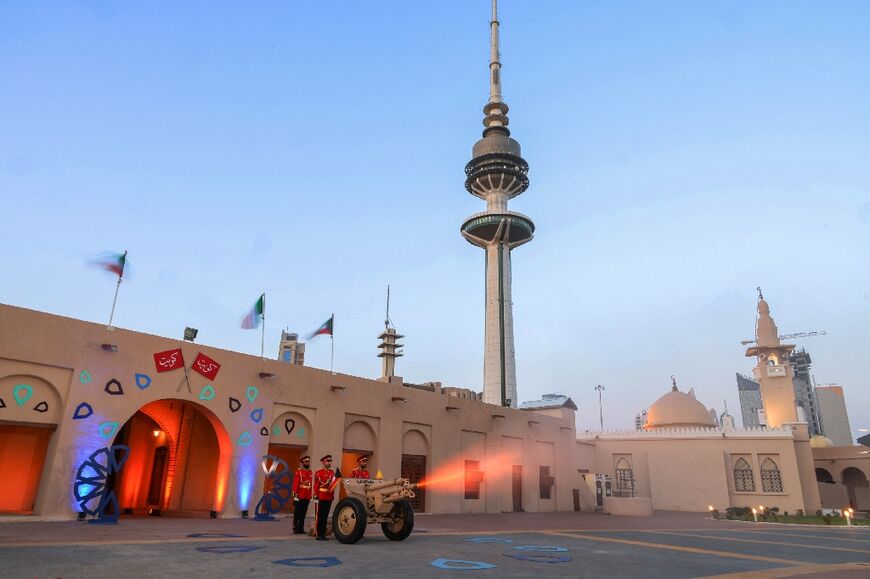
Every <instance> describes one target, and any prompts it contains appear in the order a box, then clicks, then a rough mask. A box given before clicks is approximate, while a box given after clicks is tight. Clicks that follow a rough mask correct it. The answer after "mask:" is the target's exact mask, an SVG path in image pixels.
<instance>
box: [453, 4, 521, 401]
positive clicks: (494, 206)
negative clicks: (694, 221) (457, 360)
mask: <svg viewBox="0 0 870 579" xmlns="http://www.w3.org/2000/svg"><path fill="white" fill-rule="evenodd" d="M507 113H508V106H507V104H505V103H504V102H502V100H501V62H499V44H498V16H497V13H496V0H492V22H490V62H489V102H488V103H486V106H484V107H483V114H484V115H485V116H484V119H483V126H484V127H485V128H484V129H483V138H482V139H480V140H479V141H477V143H475V144H474V147H473V148H472V153H471V154H472V159H471V161H470V162H469V163H468V164H467V165H466V166H465V175H466V179H465V188H466V189H467V190H468V192H469V193H471V194H472V195H474V196H476V197H479V198H481V199H483V200H484V201H486V211H484V212H482V213H476V214H475V215H472V216H471V217H469V218H468V219H466V220H465V223H463V224H462V227H461V229H460V231H461V232H462V236H463V237H465V239H467V240H468V241H469V242H470V243H472V244H474V245H476V246H478V247H482V248H483V249H485V250H486V270H485V271H486V274H485V275H486V322H485V323H486V327H485V344H484V362H483V401H484V402H487V403H489V404H498V405H500V406H512V407H516V406H517V372H516V362H515V359H514V324H513V303H512V302H511V250H513V248H515V247H517V246H520V245H522V244H524V243H526V242H528V241H530V240H531V239H532V236H533V235H534V233H535V224H534V223H532V220H531V219H529V218H528V217H526V216H525V215H522V214H521V213H516V212H513V211H508V208H507V202H508V200H509V199H513V198H514V197H516V196H517V195H519V194H520V193H522V192H523V191H525V190H526V189H527V188H528V186H529V178H528V171H529V165H528V163H526V161H525V160H524V159H523V158H522V156H521V155H520V144H519V143H518V142H517V141H515V140H514V139H512V138H511V137H510V130H508V127H507V126H508V117H507Z"/></svg>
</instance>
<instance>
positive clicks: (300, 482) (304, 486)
mask: <svg viewBox="0 0 870 579" xmlns="http://www.w3.org/2000/svg"><path fill="white" fill-rule="evenodd" d="M313 480H314V477H313V475H312V474H311V457H310V456H303V457H302V458H301V459H299V468H298V469H296V472H295V473H294V474H293V503H294V504H293V534H294V535H301V534H304V533H305V515H306V514H308V503H309V502H310V501H311V486H312V481H313Z"/></svg>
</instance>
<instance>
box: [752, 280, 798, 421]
mask: <svg viewBox="0 0 870 579" xmlns="http://www.w3.org/2000/svg"><path fill="white" fill-rule="evenodd" d="M792 350H794V346H793V345H790V344H782V343H781V342H780V341H779V331H778V330H777V329H776V324H775V323H774V322H773V318H772V317H770V306H768V305H767V302H766V301H765V300H764V296H763V295H762V294H761V288H758V321H757V322H756V326H755V345H754V346H752V347H751V348H747V350H746V356H747V357H752V356H755V357H757V358H758V363H757V364H756V366H755V369H754V370H753V374H754V375H755V380H756V382H758V384H759V385H760V386H761V404H762V405H763V406H764V414H765V416H766V418H767V426H768V427H769V428H778V427H780V426H782V424H783V423H786V422H788V423H792V422H797V421H798V416H797V411H796V410H795V396H794V382H793V378H794V372H793V371H792V368H791V365H790V364H789V363H788V355H789V354H790V353H791V352H792Z"/></svg>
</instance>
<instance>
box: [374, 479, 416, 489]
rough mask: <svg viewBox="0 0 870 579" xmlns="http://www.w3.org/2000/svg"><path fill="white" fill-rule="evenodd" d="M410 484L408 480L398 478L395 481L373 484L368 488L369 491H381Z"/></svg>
mask: <svg viewBox="0 0 870 579" xmlns="http://www.w3.org/2000/svg"><path fill="white" fill-rule="evenodd" d="M406 484H408V479H404V478H396V479H393V480H385V481H381V482H376V483H372V484H370V485H369V486H368V490H370V491H379V490H381V489H386V488H389V487H396V486H398V487H403V486H405V485H406Z"/></svg>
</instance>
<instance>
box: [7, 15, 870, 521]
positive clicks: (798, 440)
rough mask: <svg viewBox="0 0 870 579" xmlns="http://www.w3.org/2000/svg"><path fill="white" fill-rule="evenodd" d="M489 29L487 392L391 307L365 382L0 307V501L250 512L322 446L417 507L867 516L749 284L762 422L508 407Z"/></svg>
mask: <svg viewBox="0 0 870 579" xmlns="http://www.w3.org/2000/svg"><path fill="white" fill-rule="evenodd" d="M498 26H499V24H498V19H497V16H496V13H495V3H494V2H493V16H492V22H491V24H490V30H491V58H490V79H489V84H490V100H489V102H488V103H487V104H486V106H485V107H484V114H485V119H484V126H485V129H484V131H483V138H482V139H481V140H479V141H478V142H477V143H476V144H475V145H474V149H473V158H472V160H471V162H469V164H468V165H467V167H466V177H467V180H466V188H467V189H468V191H469V192H471V193H472V194H474V195H476V196H478V197H480V198H481V199H484V200H485V201H486V203H487V210H486V211H485V212H483V213H481V214H477V215H474V216H472V217H470V218H469V219H467V220H466V221H465V223H464V224H463V225H462V228H461V232H462V234H463V235H464V236H465V237H466V239H468V240H469V241H470V242H471V243H473V244H475V245H478V246H480V247H482V248H484V249H485V251H486V256H487V257H486V263H487V269H486V307H485V324H486V326H485V327H486V332H485V346H484V353H483V358H484V384H483V395H482V399H481V397H480V396H478V395H477V394H476V393H474V392H471V391H468V390H464V389H459V388H445V387H442V386H441V384H440V383H437V382H430V383H427V384H423V385H412V384H407V383H405V382H404V381H403V380H402V379H401V377H399V376H397V375H396V363H397V358H398V357H400V356H401V355H402V353H401V348H402V345H401V344H400V343H399V341H398V340H400V339H401V338H402V336H401V335H400V334H399V333H398V331H397V330H396V329H395V328H394V327H393V326H392V325H391V324H390V322H389V318H388V319H387V323H386V324H385V328H384V330H383V331H382V333H381V334H380V335H379V337H378V338H379V340H381V343H380V345H379V349H380V350H381V352H380V354H379V356H380V357H381V358H382V375H381V377H380V378H379V379H369V378H364V377H357V376H350V375H346V374H340V373H334V372H331V371H327V370H321V369H317V368H311V367H307V366H305V365H304V364H303V358H302V356H303V348H302V347H300V346H301V345H300V344H299V343H298V340H297V336H295V335H291V334H289V333H285V335H284V342H285V344H284V347H283V349H282V352H283V351H286V352H290V353H289V354H287V355H286V356H284V355H283V354H282V360H286V361H282V360H268V359H264V358H261V357H258V356H250V355H246V354H242V353H238V352H232V351H227V350H221V349H219V348H215V347H211V346H208V345H203V344H198V343H197V344H195V343H193V342H188V341H179V340H177V339H172V338H165V337H159V336H153V335H148V334H143V333H140V332H136V331H133V330H129V329H121V328H113V327H111V325H110V326H108V327H107V326H105V325H102V324H97V323H91V322H87V321H82V320H76V319H71V318H66V317H62V316H58V315H53V314H48V313H42V312H37V311H32V310H27V309H24V308H20V307H15V306H12V305H2V304H0V479H2V480H3V481H4V488H3V491H4V492H3V493H0V514H5V515H8V514H21V515H36V516H43V517H57V518H66V517H76V516H78V515H79V514H80V513H84V512H86V511H87V510H93V502H94V501H95V500H97V501H98V502H99V501H101V500H102V497H106V496H108V495H109V494H110V493H109V491H112V493H114V496H116V497H117V509H118V511H119V512H121V513H127V514H133V515H136V514H158V513H163V512H171V513H177V514H179V513H180V514H186V513H207V514H210V515H211V516H214V517H240V516H246V515H247V514H253V513H255V512H256V511H257V509H258V508H259V507H258V506H259V505H260V504H261V499H263V498H264V497H265V496H266V495H267V494H268V492H270V491H269V489H270V488H273V486H272V483H274V481H273V480H272V478H271V477H272V475H273V471H272V470H270V468H268V465H267V464H264V462H263V461H264V457H265V456H267V455H268V456H271V457H274V458H271V459H268V461H270V462H271V463H272V464H277V462H276V461H284V462H286V465H287V467H288V468H289V469H290V470H291V471H292V470H293V469H295V467H296V465H297V463H298V460H299V458H300V457H301V456H302V455H306V454H307V455H310V456H312V457H313V458H314V459H315V460H316V459H317V458H318V457H320V456H321V455H325V454H332V455H334V456H336V457H337V459H338V460H337V462H338V463H339V466H340V469H341V471H342V472H345V473H349V472H350V471H351V470H352V469H353V467H354V466H355V464H356V459H357V458H358V457H359V456H360V455H371V459H370V462H369V468H370V469H371V471H372V472H373V473H374V472H380V473H381V474H382V475H383V476H384V477H385V478H393V477H397V476H405V477H407V478H410V479H411V480H412V481H413V482H420V483H423V486H421V488H420V489H419V491H418V494H417V496H416V497H415V501H416V503H415V505H414V507H415V510H417V511H419V512H428V513H502V512H519V511H527V512H552V511H580V510H592V509H596V508H601V509H603V510H604V511H605V512H608V513H612V514H623V515H649V514H652V512H653V510H657V509H672V510H684V511H706V510H707V508H708V506H709V505H714V506H716V507H717V508H720V509H722V508H724V507H727V506H730V505H734V506H744V505H756V504H759V505H761V504H763V505H768V506H774V505H775V506H778V507H780V509H782V510H788V511H797V510H798V509H803V510H804V511H805V512H815V511H816V510H817V509H819V508H822V507H830V506H834V507H837V508H842V506H844V505H845V504H847V503H849V502H851V503H852V504H853V506H855V507H856V508H858V509H864V510H870V487H868V483H867V479H868V476H870V455H866V454H864V455H859V454H858V451H859V450H860V449H861V448H862V447H857V446H845V447H836V446H833V445H831V444H827V443H826V442H825V441H824V440H821V439H812V440H811V439H810V436H809V433H808V429H807V425H806V423H804V422H800V421H799V416H798V414H797V412H796V411H795V400H794V389H793V384H792V380H793V370H792V368H791V367H790V365H789V364H788V354H789V353H790V352H791V351H792V350H793V348H794V347H793V346H791V345H787V344H782V343H781V342H780V340H779V337H778V335H777V332H776V325H775V324H774V322H773V319H772V317H771V316H770V309H769V306H768V304H767V302H766V301H765V300H764V299H763V298H761V297H760V298H759V301H758V321H757V332H756V338H757V342H756V344H755V345H754V346H753V347H751V348H749V349H748V350H747V352H746V355H747V356H748V357H751V358H754V359H755V360H756V367H755V371H754V373H755V380H756V381H757V382H758V383H759V384H760V390H761V397H762V399H763V406H764V408H765V411H766V413H767V426H766V427H759V428H745V429H737V428H735V426H734V421H733V419H732V418H731V417H729V416H725V417H724V418H723V420H722V424H721V425H717V424H716V422H715V421H714V419H713V417H712V416H711V414H710V412H709V411H708V410H707V408H705V406H704V405H703V404H702V403H701V402H699V401H698V400H697V399H696V398H695V396H694V394H689V393H685V392H681V391H680V390H679V387H678V385H677V383H676V381H674V383H673V384H672V386H671V389H670V391H667V392H666V393H664V395H662V396H661V397H660V398H659V399H658V400H657V401H656V402H655V403H653V404H652V405H651V406H650V407H649V408H648V410H647V413H646V423H645V425H643V427H642V429H641V430H628V431H625V432H583V433H579V435H578V433H577V431H576V426H575V412H576V411H577V406H576V405H575V404H574V402H573V401H572V400H571V399H570V398H568V397H566V396H561V395H558V394H552V395H547V396H545V397H544V398H543V399H542V400H539V401H532V402H526V403H522V404H518V398H517V384H516V370H515V359H514V339H513V329H512V313H511V308H512V298H511V285H510V280H511V274H510V254H511V251H512V249H514V248H515V247H517V246H518V245H521V244H523V243H526V242H528V241H529V240H530V239H531V237H532V235H533V233H534V225H533V224H532V222H531V220H530V219H528V218H527V217H525V216H523V215H521V214H518V213H515V212H511V211H508V209H507V202H508V200H509V199H510V198H512V197H514V196H516V195H519V194H520V193H522V192H523V191H525V189H526V188H527V186H528V178H527V176H526V173H527V170H528V166H527V164H526V162H525V161H524V160H523V159H522V157H521V156H520V147H519V144H518V143H517V142H516V141H515V140H514V139H512V138H510V136H509V135H510V133H509V131H508V129H507V124H508V120H507V110H508V108H507V105H506V104H504V102H503V101H502V99H501V78H500V71H501V64H500V62H499V51H498ZM288 362H289V363H288ZM817 479H818V480H817ZM280 509H281V510H283V511H290V510H292V501H287V502H286V503H285V504H282V505H280Z"/></svg>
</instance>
